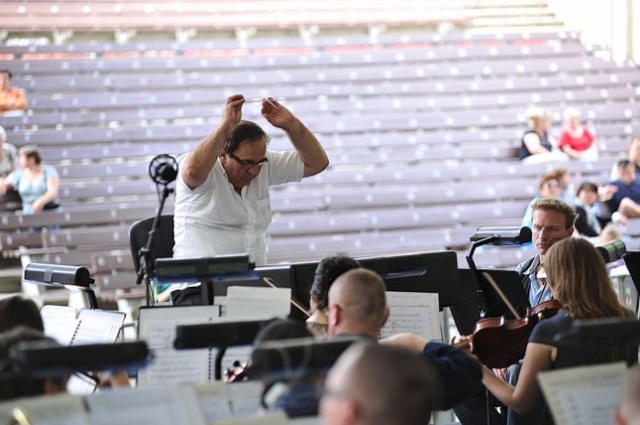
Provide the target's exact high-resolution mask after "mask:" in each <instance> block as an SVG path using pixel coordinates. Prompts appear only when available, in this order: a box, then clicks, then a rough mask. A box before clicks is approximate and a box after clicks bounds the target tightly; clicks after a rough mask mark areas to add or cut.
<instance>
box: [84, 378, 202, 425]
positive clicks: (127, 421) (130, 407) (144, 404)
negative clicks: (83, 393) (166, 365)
mask: <svg viewBox="0 0 640 425" xmlns="http://www.w3.org/2000/svg"><path fill="white" fill-rule="evenodd" d="M86 400H87V405H88V406H89V410H90V414H91V419H92V423H93V425H112V424H119V425H139V424H153V425H179V424H185V425H187V424H188V425H206V422H205V420H204V416H203V415H202V412H201V411H200V408H199V406H198V401H197V396H196V393H195V390H194V388H193V387H191V386H184V387H149V388H136V389H122V390H118V391H105V392H101V393H95V394H91V395H89V396H87V397H86Z"/></svg>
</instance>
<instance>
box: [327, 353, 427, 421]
mask: <svg viewBox="0 0 640 425" xmlns="http://www.w3.org/2000/svg"><path fill="white" fill-rule="evenodd" d="M439 387H440V384H439V382H438V377H437V375H436V372H435V371H434V370H433V368H432V367H430V365H428V364H427V363H425V362H423V361H421V360H420V359H419V358H418V357H417V356H416V355H415V354H413V353H411V352H409V351H407V350H406V349H404V348H402V347H393V346H384V345H377V344H372V343H365V342H360V343H357V344H354V345H353V346H351V347H349V348H348V349H347V350H346V351H345V352H344V353H343V354H342V355H341V356H340V358H339V359H338V361H337V362H336V364H335V365H334V366H333V367H332V368H331V370H330V371H329V374H328V375H327V380H326V383H325V387H324V391H323V393H322V400H321V405H320V423H321V424H323V425H338V424H340V425H349V424H353V425H356V424H359V425H376V424H385V425H423V424H426V423H429V418H430V417H431V413H432V411H433V410H435V408H436V407H437V406H438V404H439V403H438V399H439V398H440V390H439Z"/></svg>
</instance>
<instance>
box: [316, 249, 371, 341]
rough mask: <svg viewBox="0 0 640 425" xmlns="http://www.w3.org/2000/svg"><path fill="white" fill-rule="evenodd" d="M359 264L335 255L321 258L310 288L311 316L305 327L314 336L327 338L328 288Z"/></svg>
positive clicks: (348, 258) (345, 257)
mask: <svg viewBox="0 0 640 425" xmlns="http://www.w3.org/2000/svg"><path fill="white" fill-rule="evenodd" d="M358 267H360V264H358V262H357V261H356V260H354V259H353V258H351V257H347V256H344V255H336V256H331V257H325V258H323V259H322V260H321V261H320V262H319V263H318V267H317V268H316V273H315V277H314V279H313V285H312V286H311V295H310V299H311V309H312V313H311V316H310V317H309V318H308V319H307V327H308V328H309V330H310V331H311V333H312V334H313V335H314V336H317V337H324V336H327V309H328V308H329V288H330V287H331V284H332V283H333V281H334V280H336V278H337V277H338V276H340V275H341V274H342V273H344V272H346V271H349V270H351V269H357V268H358Z"/></svg>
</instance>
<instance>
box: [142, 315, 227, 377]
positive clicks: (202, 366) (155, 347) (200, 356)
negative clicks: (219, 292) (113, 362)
mask: <svg viewBox="0 0 640 425" xmlns="http://www.w3.org/2000/svg"><path fill="white" fill-rule="evenodd" d="M219 312H220V309H219V307H218V306H211V305H204V306H190V307H177V306H176V307H152V308H141V309H140V313H139V320H138V339H139V340H143V341H146V342H147V345H148V346H149V349H151V350H152V351H153V353H154V360H153V362H152V363H151V364H150V365H149V366H147V367H146V368H145V369H143V370H140V371H139V372H138V386H139V387H144V386H155V385H167V384H177V383H187V382H193V383H194V382H205V381H208V380H209V379H210V378H211V377H212V376H213V358H212V354H211V350H210V349H208V348H202V349H197V350H176V349H175V348H173V341H174V340H175V337H176V326H177V325H195V324H202V323H207V322H214V321H218V320H220V318H219Z"/></svg>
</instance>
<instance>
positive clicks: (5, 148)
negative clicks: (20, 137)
mask: <svg viewBox="0 0 640 425" xmlns="http://www.w3.org/2000/svg"><path fill="white" fill-rule="evenodd" d="M2 150H3V151H6V152H12V153H14V152H18V149H17V148H16V147H15V146H14V145H12V144H11V143H7V142H4V143H3V144H2Z"/></svg>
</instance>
